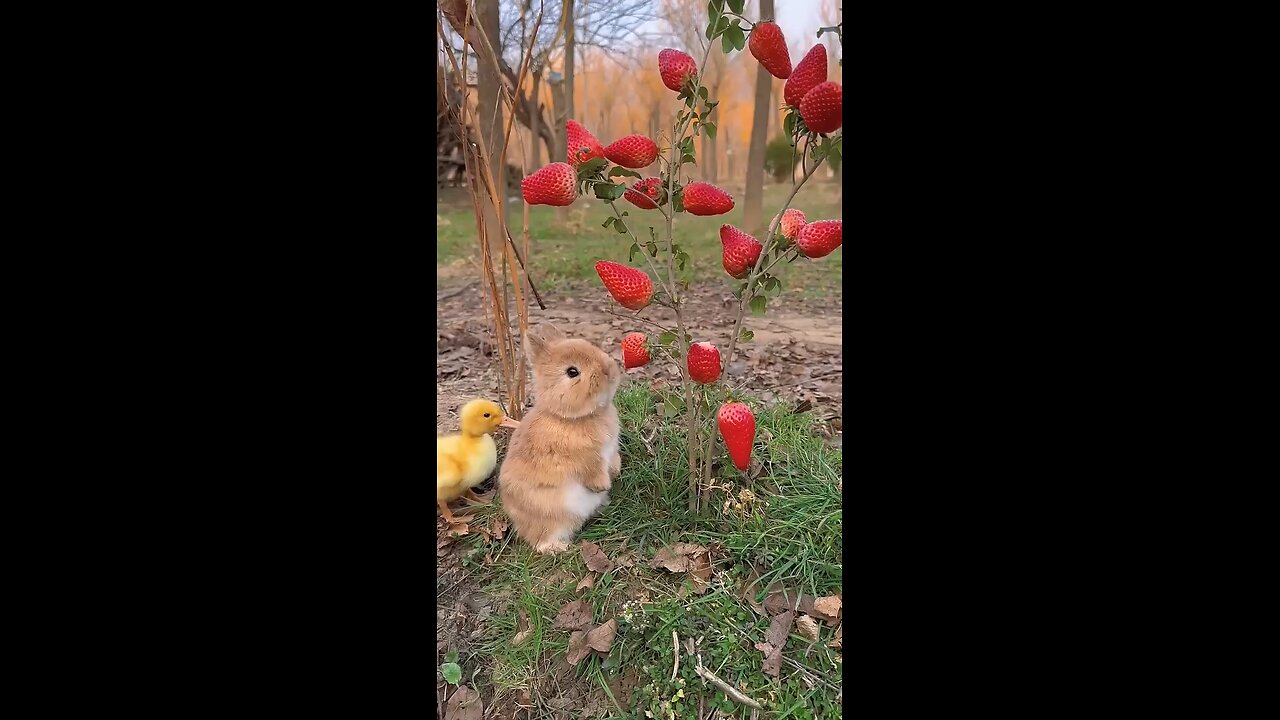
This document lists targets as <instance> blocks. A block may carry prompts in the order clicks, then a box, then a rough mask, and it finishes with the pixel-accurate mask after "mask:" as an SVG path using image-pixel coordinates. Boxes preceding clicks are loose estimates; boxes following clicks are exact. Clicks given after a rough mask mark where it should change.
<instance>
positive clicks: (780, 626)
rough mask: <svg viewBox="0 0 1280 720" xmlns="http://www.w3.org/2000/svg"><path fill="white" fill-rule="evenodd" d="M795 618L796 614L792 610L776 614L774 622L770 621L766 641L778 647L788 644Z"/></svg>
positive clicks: (765, 635) (765, 636)
mask: <svg viewBox="0 0 1280 720" xmlns="http://www.w3.org/2000/svg"><path fill="white" fill-rule="evenodd" d="M795 618H796V614H795V613H793V612H791V611H790V610H788V611H786V612H784V613H782V614H781V615H776V616H774V618H773V622H771V623H769V629H768V631H766V632H765V634H764V641H765V642H767V643H769V644H770V645H772V646H774V647H776V648H781V647H783V646H784V645H786V644H787V636H788V635H790V634H791V623H792V622H793V621H794V620H795Z"/></svg>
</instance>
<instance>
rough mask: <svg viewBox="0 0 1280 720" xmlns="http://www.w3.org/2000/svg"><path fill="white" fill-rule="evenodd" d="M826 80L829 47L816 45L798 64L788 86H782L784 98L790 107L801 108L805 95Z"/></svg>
mask: <svg viewBox="0 0 1280 720" xmlns="http://www.w3.org/2000/svg"><path fill="white" fill-rule="evenodd" d="M826 79H827V46H826V45H822V44H821V43H819V44H818V45H814V46H813V49H812V50H810V51H809V53H808V54H807V55H805V56H804V58H803V59H801V60H800V62H799V63H797V64H796V69H795V70H792V71H791V77H789V78H787V84H786V85H783V86H782V97H783V99H784V100H785V101H786V103H787V104H788V105H791V106H793V107H800V101H801V100H803V99H804V94H805V93H807V92H809V91H810V90H812V89H814V88H815V87H817V86H818V83H820V82H825V81H826Z"/></svg>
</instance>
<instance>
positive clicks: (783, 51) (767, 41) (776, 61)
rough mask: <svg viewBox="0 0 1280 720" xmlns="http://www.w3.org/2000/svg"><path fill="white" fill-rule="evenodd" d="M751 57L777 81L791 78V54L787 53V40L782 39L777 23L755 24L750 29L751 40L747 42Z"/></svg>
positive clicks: (780, 29)
mask: <svg viewBox="0 0 1280 720" xmlns="http://www.w3.org/2000/svg"><path fill="white" fill-rule="evenodd" d="M747 47H748V48H749V49H750V50H751V56H752V57H754V58H755V59H756V60H759V61H760V66H761V67H763V68H764V69H765V70H768V71H769V74H770V75H772V76H774V77H776V78H778V79H779V80H786V79H787V78H789V77H791V53H790V52H788V51H787V39H786V38H784V37H782V28H780V27H778V23H774V22H762V23H756V26H755V27H753V28H751V40H750V41H748V42H747Z"/></svg>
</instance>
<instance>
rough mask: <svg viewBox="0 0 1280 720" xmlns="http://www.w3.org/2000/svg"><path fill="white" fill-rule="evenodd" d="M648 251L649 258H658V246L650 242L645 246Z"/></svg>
mask: <svg viewBox="0 0 1280 720" xmlns="http://www.w3.org/2000/svg"><path fill="white" fill-rule="evenodd" d="M644 247H645V249H646V250H648V251H649V257H658V244H657V243H655V242H654V241H652V240H650V241H649V242H647V243H645V244H644Z"/></svg>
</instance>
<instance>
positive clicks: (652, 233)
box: [649, 225, 658, 243]
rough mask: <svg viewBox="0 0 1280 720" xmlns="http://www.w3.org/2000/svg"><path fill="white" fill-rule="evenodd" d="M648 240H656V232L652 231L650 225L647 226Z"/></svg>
mask: <svg viewBox="0 0 1280 720" xmlns="http://www.w3.org/2000/svg"><path fill="white" fill-rule="evenodd" d="M649 241H650V242H655V243H656V242H658V233H656V232H654V231H653V226H652V225H650V226H649Z"/></svg>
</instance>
